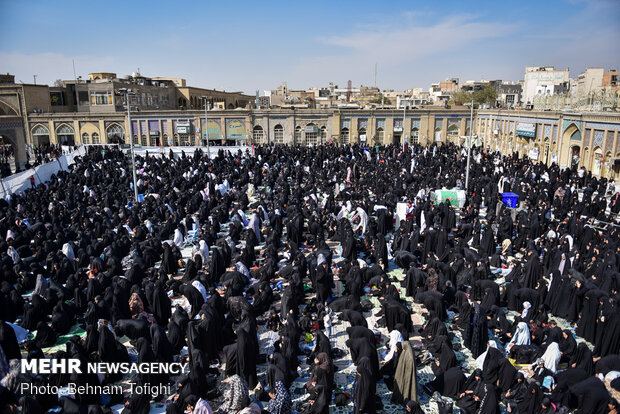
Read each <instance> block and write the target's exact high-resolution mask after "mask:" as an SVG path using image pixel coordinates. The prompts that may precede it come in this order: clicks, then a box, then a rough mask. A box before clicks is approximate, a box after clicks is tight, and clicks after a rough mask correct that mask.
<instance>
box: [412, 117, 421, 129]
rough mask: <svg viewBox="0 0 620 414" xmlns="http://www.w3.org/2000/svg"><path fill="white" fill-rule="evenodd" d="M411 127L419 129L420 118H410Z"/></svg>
mask: <svg viewBox="0 0 620 414" xmlns="http://www.w3.org/2000/svg"><path fill="white" fill-rule="evenodd" d="M411 128H412V129H413V128H418V129H420V120H419V119H412V120H411Z"/></svg>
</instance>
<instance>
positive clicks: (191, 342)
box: [0, 144, 620, 414]
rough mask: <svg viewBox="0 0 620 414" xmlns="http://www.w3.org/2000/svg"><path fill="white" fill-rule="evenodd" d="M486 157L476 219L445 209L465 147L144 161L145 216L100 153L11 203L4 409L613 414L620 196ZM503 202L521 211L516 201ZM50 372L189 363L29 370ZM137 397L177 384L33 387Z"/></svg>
mask: <svg viewBox="0 0 620 414" xmlns="http://www.w3.org/2000/svg"><path fill="white" fill-rule="evenodd" d="M472 158H473V160H472V163H471V169H470V181H469V188H466V189H464V190H465V192H466V194H467V198H466V200H465V205H464V206H463V207H462V208H460V209H457V208H455V206H453V205H452V204H451V202H450V200H445V201H441V200H437V201H435V200H433V197H432V192H433V190H435V189H440V188H449V189H452V188H461V189H463V183H464V182H465V165H466V156H465V151H464V150H463V149H462V148H459V147H456V146H454V145H451V144H448V145H443V146H432V147H422V146H414V147H404V148H403V147H399V146H386V147H382V148H379V149H375V148H372V149H369V148H364V147H361V146H352V147H350V146H334V145H326V146H318V147H312V148H306V147H299V146H295V147H286V146H257V147H256V148H255V149H254V150H253V152H252V153H250V152H249V151H246V152H245V153H242V152H241V151H239V152H238V153H235V154H229V153H224V151H220V152H219V154H218V155H217V156H216V157H214V158H213V159H209V158H208V157H206V156H205V155H204V154H202V153H201V152H200V151H199V150H197V151H196V152H195V153H194V154H189V155H186V154H183V155H182V156H181V157H176V158H175V157H174V156H173V154H172V153H170V155H169V156H163V157H153V156H148V154H147V156H146V157H137V158H136V162H137V164H138V165H137V170H138V174H139V176H138V183H137V185H138V192H139V193H140V194H143V195H144V200H143V202H141V203H137V204H136V203H134V202H133V194H134V191H133V189H132V188H131V186H132V185H133V184H132V173H131V164H130V162H131V157H128V156H126V155H125V154H123V153H122V152H121V151H120V150H118V149H115V148H107V149H105V150H104V151H101V150H100V149H97V150H90V151H89V153H88V154H87V155H86V156H84V157H81V158H77V159H76V163H75V164H74V166H73V169H72V171H71V172H60V173H59V174H58V176H55V177H53V178H52V179H51V181H49V182H48V183H45V184H44V185H38V186H36V187H35V188H33V189H28V190H26V191H25V192H24V194H22V195H14V196H12V197H10V198H8V199H7V200H0V211H1V218H0V252H1V254H2V257H1V269H0V283H1V285H0V378H2V379H1V381H0V403H2V404H4V407H3V410H4V412H15V410H16V409H17V407H19V408H21V411H22V412H24V413H28V414H34V413H43V412H47V411H48V410H55V412H59V411H62V412H66V413H83V412H86V411H88V412H89V413H91V412H92V413H98V412H102V413H103V412H108V411H109V410H110V407H118V406H119V405H120V406H122V407H123V408H122V409H123V413H125V414H137V413H148V412H149V410H151V409H152V406H153V404H154V403H159V404H162V405H163V406H164V407H165V410H166V412H168V413H171V414H175V413H179V414H182V413H184V412H186V411H189V412H192V413H195V414H206V413H212V412H220V413H257V414H258V413H261V412H268V413H271V414H287V413H291V412H293V411H298V412H303V413H316V414H318V413H328V412H330V410H331V409H335V408H334V407H339V406H344V407H348V409H350V410H352V411H353V412H355V413H356V414H357V413H375V412H378V411H381V410H382V409H383V402H382V399H381V398H379V397H377V394H378V391H377V387H378V384H379V383H384V384H385V386H386V387H387V388H388V389H389V393H390V396H389V399H390V400H391V403H393V404H395V405H396V406H400V407H401V409H402V411H403V412H404V411H406V412H410V413H416V414H417V413H422V412H423V410H424V409H426V410H428V409H429V408H428V404H429V403H428V398H429V397H431V396H432V401H433V402H434V403H436V404H437V410H439V411H442V410H443V411H445V410H448V407H449V405H450V404H454V405H455V406H456V407H458V409H460V411H461V412H463V413H466V414H474V413H476V414H477V413H480V414H487V413H499V410H500V406H501V407H505V408H506V409H507V411H509V412H511V413H521V414H527V413H531V414H534V413H543V414H548V413H554V412H568V411H572V410H577V412H579V413H588V414H594V413H597V414H598V413H601V414H602V413H616V412H617V401H616V399H615V398H613V395H614V393H615V392H616V390H618V389H619V388H620V355H619V352H620V313H619V302H618V300H619V299H620V296H619V295H618V282H619V280H618V269H619V265H620V243H619V238H618V235H619V231H620V230H619V228H618V226H617V224H616V222H617V214H618V212H620V200H619V197H620V195H619V194H618V193H615V194H613V195H612V196H611V197H606V196H605V195H606V194H605V193H606V191H607V188H608V182H607V180H606V179H604V178H602V179H599V178H597V177H593V176H592V175H591V174H590V173H585V174H583V173H580V172H579V171H578V170H576V169H560V168H559V167H558V166H557V165H555V164H553V165H551V166H547V165H544V164H542V163H534V162H532V161H531V160H529V159H527V158H519V157H518V154H514V155H512V156H502V155H501V154H499V153H492V152H486V151H480V150H474V151H473V154H472ZM508 192H512V193H515V194H517V195H518V196H519V199H518V200H519V205H518V207H517V208H508V207H506V205H505V204H504V203H503V202H502V193H508ZM402 203H404V205H406V206H405V208H404V211H405V214H404V215H403V214H400V213H399V214H397V211H402V210H403V209H402V206H403V204H402ZM399 209H400V210H399ZM395 217H396V220H395ZM394 270H402V272H400V273H399V272H394ZM401 274H402V276H399V275H401ZM416 309H422V311H421V312H419V311H417V310H416ZM413 316H416V317H419V318H421V319H420V320H422V321H423V323H422V324H416V323H414V321H415V320H418V319H416V318H414V317H413ZM338 325H341V326H346V330H345V331H344V332H346V334H345V333H344V332H343V333H342V334H343V335H346V338H347V339H346V341H345V342H344V346H342V347H339V346H338V345H337V344H338V342H337V340H336V339H337V338H336V337H335V334H334V330H336V328H338ZM561 326H563V327H564V329H562V327H561ZM28 332H30V334H28ZM35 332H36V334H35V335H33V334H32V333H35ZM81 332H84V334H83V335H80V334H79V333H81ZM339 332H341V331H339ZM470 355H471V357H470ZM50 357H52V358H56V359H67V358H71V359H78V360H80V361H81V362H82V363H84V364H85V363H86V362H130V361H133V362H135V361H137V362H138V363H147V362H164V363H169V362H173V361H175V362H179V361H185V362H188V364H189V368H188V370H187V372H185V373H184V374H183V375H181V376H172V375H168V374H162V373H156V374H142V373H141V374H136V375H134V376H133V377H132V378H127V377H123V375H121V374H118V373H106V374H100V375H97V374H88V373H82V374H49V375H46V374H38V375H32V374H29V373H24V372H22V370H21V369H20V366H21V363H22V361H23V360H29V361H30V360H32V359H41V358H50ZM342 358H348V359H350V361H351V362H352V364H354V366H355V368H354V374H355V375H354V377H353V378H352V379H351V382H352V384H353V387H352V388H351V389H350V390H345V389H343V388H342V386H341V385H339V384H338V381H337V375H338V372H339V371H342V370H343V368H342V367H337V366H336V364H335V363H334V361H335V360H337V359H342ZM468 361H470V362H471V363H469V362H468ZM426 368H430V370H431V371H432V373H433V379H432V381H430V382H424V383H422V381H420V378H419V375H418V374H419V371H420V370H422V369H426ZM300 377H301V378H302V379H303V381H305V386H304V387H303V388H302V389H301V391H299V390H300V389H299V388H296V387H294V386H293V384H294V383H299V381H300ZM127 381H131V382H133V383H136V384H151V385H156V384H157V385H162V384H169V385H170V386H171V387H172V392H170V393H169V394H168V393H161V394H158V395H148V394H144V393H134V394H129V393H125V394H123V395H106V394H75V395H56V394H53V395H48V394H45V395H37V394H28V393H25V392H23V387H21V386H20V385H21V384H23V383H32V384H54V385H57V386H63V385H66V384H68V383H70V382H71V383H77V384H82V385H84V384H90V385H111V384H125V385H126V383H127ZM381 385H383V384H381ZM57 407H60V408H57ZM330 407H331V408H330ZM456 407H455V408H456ZM433 409H434V408H433Z"/></svg>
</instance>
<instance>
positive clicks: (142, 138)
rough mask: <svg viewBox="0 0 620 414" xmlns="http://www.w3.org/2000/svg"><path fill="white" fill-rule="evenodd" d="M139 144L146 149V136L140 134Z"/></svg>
mask: <svg viewBox="0 0 620 414" xmlns="http://www.w3.org/2000/svg"><path fill="white" fill-rule="evenodd" d="M140 144H142V146H143V147H146V135H144V134H142V136H141V137H140Z"/></svg>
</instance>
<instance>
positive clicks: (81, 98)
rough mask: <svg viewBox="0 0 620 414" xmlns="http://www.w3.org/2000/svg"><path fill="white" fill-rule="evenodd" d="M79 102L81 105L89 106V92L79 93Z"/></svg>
mask: <svg viewBox="0 0 620 414" xmlns="http://www.w3.org/2000/svg"><path fill="white" fill-rule="evenodd" d="M78 102H79V104H80V105H88V92H78Z"/></svg>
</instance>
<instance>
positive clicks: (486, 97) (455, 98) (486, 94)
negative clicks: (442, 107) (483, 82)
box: [450, 85, 497, 106]
mask: <svg viewBox="0 0 620 414" xmlns="http://www.w3.org/2000/svg"><path fill="white" fill-rule="evenodd" d="M496 99H497V90H496V89H495V88H494V87H492V86H491V85H487V86H485V87H484V89H482V90H479V91H475V92H474V106H480V105H482V104H489V105H494V104H495V100H496ZM455 102H460V103H462V104H466V103H468V102H471V92H470V91H464V90H462V89H461V90H459V91H458V92H455V93H454V94H453V95H452V98H451V99H450V103H451V104H454V103H455Z"/></svg>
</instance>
